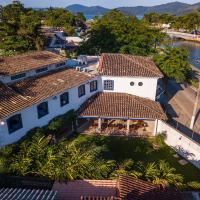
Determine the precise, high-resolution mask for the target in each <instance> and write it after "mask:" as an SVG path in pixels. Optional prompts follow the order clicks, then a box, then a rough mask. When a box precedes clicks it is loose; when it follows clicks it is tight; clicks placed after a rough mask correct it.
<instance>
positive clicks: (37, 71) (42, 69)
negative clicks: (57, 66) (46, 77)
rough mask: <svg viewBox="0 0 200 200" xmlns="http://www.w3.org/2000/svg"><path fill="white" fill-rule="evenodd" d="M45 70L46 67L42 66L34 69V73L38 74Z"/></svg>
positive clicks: (46, 69)
mask: <svg viewBox="0 0 200 200" xmlns="http://www.w3.org/2000/svg"><path fill="white" fill-rule="evenodd" d="M46 71H48V67H42V68H39V69H36V70H35V73H36V74H39V73H42V72H46Z"/></svg>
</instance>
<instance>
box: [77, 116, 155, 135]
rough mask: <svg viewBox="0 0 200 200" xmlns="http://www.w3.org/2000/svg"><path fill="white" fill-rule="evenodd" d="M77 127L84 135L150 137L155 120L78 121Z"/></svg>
mask: <svg viewBox="0 0 200 200" xmlns="http://www.w3.org/2000/svg"><path fill="white" fill-rule="evenodd" d="M77 125H78V129H77V131H78V132H80V133H81V134H86V135H105V136H132V137H151V136H153V133H154V127H155V120H152V121H150V120H123V119H89V120H86V119H79V120H78V123H77Z"/></svg>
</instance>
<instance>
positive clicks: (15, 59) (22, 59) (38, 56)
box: [0, 51, 66, 75]
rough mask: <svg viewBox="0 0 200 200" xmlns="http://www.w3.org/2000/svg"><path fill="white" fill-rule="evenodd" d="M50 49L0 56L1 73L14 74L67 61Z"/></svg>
mask: <svg viewBox="0 0 200 200" xmlns="http://www.w3.org/2000/svg"><path fill="white" fill-rule="evenodd" d="M65 60H66V58H65V57H63V56H60V55H57V54H55V53H52V52H49V51H35V52H29V53H24V54H20V55H16V56H10V57H0V75H12V74H17V73H20V72H25V71H28V70H32V69H37V68H40V67H42V66H46V65H50V64H55V63H59V62H63V61H65Z"/></svg>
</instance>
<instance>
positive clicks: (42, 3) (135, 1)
mask: <svg viewBox="0 0 200 200" xmlns="http://www.w3.org/2000/svg"><path fill="white" fill-rule="evenodd" d="M174 1H176V0H21V2H22V3H23V4H24V5H25V6H26V7H35V8H40V7H50V6H53V7H66V6H68V5H71V4H82V5H86V6H94V5H99V6H103V7H106V8H116V7H120V6H153V5H159V4H164V3H168V2H174ZM180 1H181V2H184V3H189V4H193V3H197V2H200V0H180ZM11 2H12V0H0V5H7V4H9V3H11Z"/></svg>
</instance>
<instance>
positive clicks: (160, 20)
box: [143, 12, 200, 32]
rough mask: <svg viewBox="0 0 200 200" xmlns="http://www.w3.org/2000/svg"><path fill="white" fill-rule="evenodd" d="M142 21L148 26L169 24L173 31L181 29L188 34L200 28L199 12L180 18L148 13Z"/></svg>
mask: <svg viewBox="0 0 200 200" xmlns="http://www.w3.org/2000/svg"><path fill="white" fill-rule="evenodd" d="M143 21H145V22H147V23H148V24H154V25H155V24H171V27H172V28H174V29H177V30H179V29H182V30H186V31H188V32H191V31H193V30H198V29H199V27H200V12H192V13H188V14H185V15H182V16H175V15H170V14H159V13H148V14H146V15H145V16H144V18H143Z"/></svg>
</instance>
